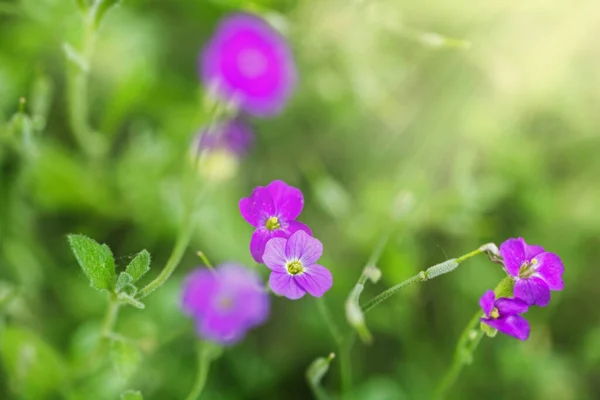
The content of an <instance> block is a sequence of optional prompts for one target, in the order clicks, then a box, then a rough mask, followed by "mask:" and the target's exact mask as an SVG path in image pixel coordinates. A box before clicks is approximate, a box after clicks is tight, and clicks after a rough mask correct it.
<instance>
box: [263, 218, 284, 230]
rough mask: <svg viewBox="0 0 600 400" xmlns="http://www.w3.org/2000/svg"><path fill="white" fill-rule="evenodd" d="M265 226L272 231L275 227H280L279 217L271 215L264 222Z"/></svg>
mask: <svg viewBox="0 0 600 400" xmlns="http://www.w3.org/2000/svg"><path fill="white" fill-rule="evenodd" d="M265 227H266V228H267V229H268V230H270V231H274V230H275V229H279V228H281V224H279V219H278V218H277V217H271V218H269V219H268V220H267V222H266V223H265Z"/></svg>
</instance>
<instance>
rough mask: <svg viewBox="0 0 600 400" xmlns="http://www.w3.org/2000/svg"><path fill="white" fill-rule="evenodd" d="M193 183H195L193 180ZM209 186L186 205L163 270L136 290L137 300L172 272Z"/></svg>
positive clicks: (181, 254)
mask: <svg viewBox="0 0 600 400" xmlns="http://www.w3.org/2000/svg"><path fill="white" fill-rule="evenodd" d="M193 184H197V181H195V182H194V183H193ZM209 189H210V186H208V185H207V186H205V187H204V188H203V190H202V191H201V192H197V193H196V194H195V195H194V196H192V197H193V201H191V204H189V205H188V206H187V207H186V212H185V214H184V218H183V220H182V221H183V222H182V225H181V228H180V229H179V233H178V235H177V239H176V241H175V246H173V251H171V255H170V256H169V259H168V260H167V263H166V264H165V267H164V268H163V270H162V271H161V272H160V274H158V276H157V277H156V278H154V280H153V281H152V282H150V283H149V284H147V285H146V286H144V287H143V288H142V289H141V290H140V291H139V292H137V294H136V296H135V298H136V299H138V300H141V299H143V298H144V297H146V296H148V295H149V294H151V293H152V292H154V291H155V290H156V289H158V288H159V287H161V286H162V285H163V284H164V283H165V282H166V281H167V279H169V277H170V276H171V274H173V272H174V271H175V269H176V268H177V266H178V265H179V263H180V262H181V259H182V258H183V254H184V253H185V250H186V248H187V246H188V244H189V243H190V240H191V238H192V234H193V232H194V229H195V227H196V219H197V213H196V209H197V208H198V206H199V205H200V202H201V201H202V199H203V198H204V197H205V196H206V195H207V194H208V191H209Z"/></svg>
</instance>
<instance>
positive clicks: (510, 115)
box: [0, 0, 600, 400]
mask: <svg viewBox="0 0 600 400" xmlns="http://www.w3.org/2000/svg"><path fill="white" fill-rule="evenodd" d="M239 9H249V10H253V11H257V12H261V13H264V14H265V15H266V16H267V17H268V18H270V19H271V20H272V21H274V22H275V23H276V24H277V25H278V26H280V27H282V28H283V29H284V30H285V31H286V32H287V34H288V35H289V39H290V41H291V44H292V47H293V49H294V53H295V56H296V59H297V62H298V66H299V71H300V82H299V86H298V90H297V92H296V94H295V96H294V98H293V100H292V101H291V103H290V104H289V106H288V107H287V109H286V110H285V112H284V113H283V114H281V115H280V116H278V117H276V118H274V119H270V120H252V124H253V126H254V128H255V130H256V133H257V143H256V146H255V149H254V150H253V152H252V154H251V155H250V157H249V158H248V159H246V160H245V161H244V162H243V164H242V166H241V168H240V169H239V171H238V174H237V175H236V177H235V178H234V179H232V180H230V181H227V182H224V183H220V184H219V185H216V186H215V187H214V188H213V190H212V191H211V192H210V195H209V196H207V197H206V199H205V200H204V202H203V203H202V205H201V209H200V211H199V213H200V221H199V224H198V228H197V230H196V231H195V232H194V236H193V240H192V245H191V246H190V248H189V250H188V252H187V253H186V256H185V258H184V260H183V262H182V264H181V265H180V267H179V269H178V270H177V272H176V274H175V275H174V276H173V277H172V278H171V279H170V280H169V281H168V283H167V284H166V285H165V286H163V287H161V288H160V289H159V290H158V291H157V292H156V293H154V294H153V295H152V296H151V297H149V298H148V299H147V301H146V302H145V303H146V309H144V310H138V309H135V308H133V307H123V309H122V310H121V313H120V315H119V319H118V322H117V326H116V331H117V332H118V333H119V334H120V335H123V336H124V337H125V338H126V340H122V341H119V342H118V344H117V345H116V346H117V347H119V348H117V349H116V350H115V349H113V350H111V351H113V352H114V351H116V353H115V354H117V356H116V357H111V354H112V353H111V351H108V350H107V351H106V352H105V353H104V354H103V355H102V357H103V358H105V360H106V362H105V363H101V364H100V365H99V366H96V368H94V369H93V370H92V371H89V370H88V369H86V361H88V359H89V357H90V352H91V349H92V348H93V345H94V343H95V342H96V341H97V338H98V335H99V330H100V325H101V321H102V318H103V315H104V313H105V310H106V305H107V303H106V298H105V294H103V293H101V292H98V291H95V290H94V289H92V288H91V287H90V285H89V282H88V281H87V280H86V278H85V276H84V275H83V274H82V273H81V271H80V269H79V267H78V265H77V262H76V260H75V258H74V257H73V255H72V254H71V253H70V251H69V248H68V245H67V240H66V235H67V234H68V233H82V234H86V235H88V236H90V237H93V238H95V239H96V240H98V241H100V242H102V243H107V244H108V245H110V247H111V249H112V251H113V253H114V254H115V256H116V257H117V264H118V265H117V271H122V270H123V269H124V267H125V266H126V265H127V264H128V263H129V261H130V260H131V259H132V257H133V256H134V255H135V254H137V252H139V251H140V250H142V249H144V248H145V249H147V250H148V251H150V253H151V254H152V264H151V270H150V272H149V273H148V275H147V276H146V277H145V278H143V279H145V280H150V279H151V277H152V276H155V275H156V274H157V273H158V271H159V270H160V269H161V268H162V266H163V265H164V264H165V262H166V259H167V257H168V255H169V253H170V251H171V247H172V246H173V243H174V240H175V236H176V233H177V231H178V227H179V226H180V224H181V223H182V218H183V217H182V205H181V204H182V201H181V199H182V196H183V195H184V194H185V192H186V191H187V190H193V188H190V187H189V186H188V184H189V181H187V180H185V179H182V178H181V176H182V171H183V170H185V169H186V168H187V167H188V164H187V154H188V148H189V143H190V141H191V138H192V136H193V135H194V133H195V132H196V131H197V130H198V129H199V128H200V127H201V126H202V125H203V124H205V123H207V120H208V116H207V114H206V112H205V111H204V108H203V102H202V97H203V88H201V87H200V83H199V80H198V76H197V69H196V62H197V57H198V51H199V49H201V47H202V45H203V43H205V41H206V40H207V38H208V36H209V35H210V32H211V31H212V29H213V28H214V27H215V24H216V22H217V21H218V19H219V18H220V17H221V16H223V15H224V14H226V13H227V12H231V11H233V10H239ZM82 27H83V25H82V16H81V14H80V12H79V11H78V9H77V5H76V1H74V0H73V1H67V0H21V1H7V0H1V1H0V38H1V41H0V125H1V126H2V144H1V147H0V278H1V282H0V352H1V354H0V355H1V360H2V372H1V374H0V398H2V399H20V398H25V399H44V398H68V399H115V398H118V396H119V394H120V393H121V392H122V391H124V390H126V389H137V390H141V391H142V393H143V394H144V397H145V398H147V399H179V398H184V397H185V395H186V394H187V393H188V391H189V390H190V387H191V385H192V382H193V379H194V376H195V373H196V359H195V351H194V348H195V346H196V338H195V335H194V332H193V326H192V323H191V322H190V321H188V320H187V319H186V318H185V317H184V316H183V315H182V314H181V313H180V312H179V308H178V302H179V294H180V293H179V291H180V287H181V281H182V279H183V277H184V276H185V274H186V273H187V272H188V271H190V270H191V269H192V268H193V267H194V266H196V265H198V264H200V262H199V259H198V258H197V257H196V255H195V251H197V250H203V251H204V252H205V253H206V254H207V255H208V256H209V257H210V258H211V260H213V261H214V262H222V261H228V260H235V261H238V262H243V263H245V264H246V265H248V266H250V267H254V268H257V270H258V271H260V272H261V273H262V274H264V275H265V276H266V272H267V271H266V270H265V268H264V267H259V266H256V265H255V264H254V263H253V262H252V259H251V257H250V255H249V252H248V242H249V238H250V234H251V227H250V226H249V225H247V224H246V223H245V222H244V221H243V219H242V218H241V216H240V215H239V213H238V210H237V202H238V200H239V198H240V197H242V196H246V195H248V194H249V193H250V191H251V189H252V188H253V187H254V186H257V185H264V184H266V183H268V182H270V181H271V180H273V179H283V180H285V181H287V182H288V183H289V184H292V185H294V186H297V187H300V188H301V189H302V190H303V192H304V194H305V199H306V205H305V210H304V212H303V215H302V217H301V219H302V220H303V222H305V223H307V224H309V225H310V226H311V227H312V228H313V231H314V234H315V235H316V236H317V237H318V238H320V240H321V241H322V242H323V243H324V246H325V253H324V258H323V259H322V261H323V264H324V265H326V266H328V267H329V268H330V269H331V270H332V272H333V275H334V287H333V289H332V290H331V291H330V292H329V293H328V294H327V296H326V302H327V303H328V304H329V305H330V307H331V308H332V310H333V315H334V318H335V319H336V322H338V324H339V325H340V326H342V327H344V329H349V327H348V326H347V324H346V323H345V321H344V319H343V302H344V299H345V298H346V296H347V295H348V293H349V291H350V289H351V288H352V286H353V285H354V283H355V282H356V279H357V278H358V275H359V274H360V271H361V269H362V267H363V266H364V263H365V262H366V260H367V258H368V256H369V254H370V252H371V251H372V249H373V248H374V247H375V245H376V243H377V242H378V240H379V238H380V237H381V235H382V234H383V233H384V232H386V230H388V229H389V228H390V224H391V223H392V218H391V213H392V210H393V209H395V210H396V212H397V211H398V207H401V208H402V212H403V214H402V215H403V216H402V218H401V220H400V222H399V223H398V227H397V229H396V231H395V233H394V234H393V236H392V240H391V241H390V243H389V245H388V246H387V247H386V249H385V251H384V254H383V257H382V259H381V261H380V263H379V267H380V268H381V270H382V272H383V277H382V279H381V281H380V282H379V283H377V284H376V285H367V288H366V289H365V293H364V294H363V298H364V299H368V298H370V297H371V296H373V295H375V294H377V293H378V292H380V291H381V290H383V289H385V288H387V287H389V286H392V285H393V284H394V283H397V282H399V281H401V280H403V279H405V278H407V277H409V276H411V275H413V274H415V273H417V272H418V271H420V270H421V269H424V268H426V267H428V266H430V265H433V264H435V263H438V262H441V261H443V260H445V259H447V258H449V257H454V256H458V255H461V254H464V253H466V252H468V251H471V250H473V249H475V248H477V247H478V246H479V245H480V244H483V243H485V242H489V241H493V242H495V243H497V244H500V242H502V241H503V240H504V239H506V238H508V237H515V236H523V237H525V238H526V240H528V241H529V242H531V243H538V244H542V245H543V246H544V247H545V248H546V249H547V250H550V251H553V252H556V253H558V254H559V255H560V256H561V257H562V259H563V261H564V264H565V268H566V271H565V276H564V280H565V290H564V292H561V293H554V294H553V297H552V302H551V304H550V305H549V306H548V307H547V308H544V309H540V308H534V309H532V311H531V312H529V313H528V314H527V316H528V319H529V320H530V322H531V324H532V334H531V338H530V340H528V341H527V342H524V343H521V342H518V341H516V340H513V339H512V338H509V337H506V336H503V335H498V336H497V337H496V338H494V339H488V338H484V340H483V342H482V343H481V344H480V347H479V349H478V351H477V352H476V354H475V358H474V361H473V365H472V366H469V367H467V368H466V369H465V370H464V371H463V374H462V375H461V377H460V379H459V381H458V383H457V385H456V386H455V387H454V388H453V389H452V392H451V394H450V396H449V397H450V398H456V399H478V398H494V399H504V398H511V399H527V400H531V399H545V400H549V399H556V400H569V399H578V400H579V399H598V398H600V380H599V379H598V377H599V376H600V314H599V313H598V311H597V309H596V307H595V306H596V305H597V304H598V302H599V301H600V297H599V296H600V294H599V293H600V292H599V291H598V281H599V279H600V269H598V268H597V264H598V261H597V260H598V259H599V257H600V213H599V212H598V207H599V205H600V185H599V183H598V180H599V177H600V157H599V156H598V154H599V153H600V135H599V133H600V131H599V129H600V123H599V119H598V105H599V104H600V52H599V51H598V39H597V38H598V37H600V7H599V6H598V3H597V1H594V0H582V1H580V2H577V4H573V3H571V2H567V1H566V0H557V1H552V2H541V1H533V2H531V1H526V2H515V1H508V2H506V1H504V2H500V1H471V0H460V1H455V2H448V1H442V0H434V1H430V2H421V1H414V0H413V1H411V0H408V1H404V2H401V1H394V0H362V1H358V0H302V1H298V2H294V1H291V0H290V1H285V0H270V1H269V0H262V1H259V0H256V1H244V0H212V1H208V0H177V1H175V0H169V1H164V0H124V1H123V2H122V4H121V5H120V6H119V7H118V8H116V9H115V10H112V11H110V12H109V13H108V14H107V15H106V18H105V21H104V23H103V25H102V29H101V31H100V36H99V39H98V44H97V51H96V53H95V55H94V57H93V60H92V63H91V72H90V74H91V75H90V77H91V82H90V87H89V91H88V98H89V103H90V125H91V126H92V127H94V129H96V130H97V131H98V132H101V134H102V135H103V137H105V138H107V140H109V142H110V144H111V147H110V152H109V153H108V155H107V156H106V157H104V158H102V159H93V158H90V157H88V156H86V155H85V154H84V153H83V152H82V151H81V149H80V148H79V147H78V146H77V145H76V143H75V141H74V140H73V135H72V129H71V127H70V124H69V113H68V110H67V104H68V103H67V101H66V98H67V90H66V71H67V68H68V61H67V60H66V58H65V56H64V52H63V49H62V48H63V44H64V43H65V42H67V43H71V45H72V46H73V47H74V48H78V47H79V46H80V44H81V40H82V35H83V30H82ZM439 35H442V36H439ZM449 38H459V39H449ZM465 41H466V42H465ZM467 42H468V43H467ZM469 43H470V46H467V45H468V44H469ZM20 97H25V98H26V99H27V104H26V106H25V111H26V113H27V114H28V115H29V116H31V118H32V122H31V129H30V130H27V129H24V128H23V126H22V121H20V122H19V120H14V119H13V115H15V113H17V111H18V107H19V98H20ZM17 118H18V117H17ZM11 121H12V122H11ZM15 127H16V128H15ZM17 128H18V129H17ZM24 132H25V133H29V134H30V136H28V135H25V136H23V134H24ZM399 196H400V197H399ZM399 198H400V199H401V204H400V205H399V204H398V199H399ZM502 274H503V273H502V271H501V269H500V267H499V266H497V265H495V264H492V263H490V262H489V261H487V259H486V258H485V257H484V256H480V257H479V258H475V259H473V260H470V261H468V262H466V263H465V264H464V265H461V266H460V267H459V269H458V270H456V271H455V272H453V273H452V274H449V275H445V276H443V277H440V278H439V279H436V280H433V281H431V282H427V283H424V284H419V285H413V286H411V287H409V288H408V289H406V290H405V291H403V292H401V293H399V294H398V295H396V296H395V297H393V298H391V299H390V300H388V301H387V302H385V303H383V304H382V305H380V306H379V307H378V308H376V309H375V310H373V311H372V312H371V313H369V315H368V317H367V322H368V324H369V327H370V329H371V331H372V333H373V334H374V337H375V341H374V343H373V345H371V346H368V347H366V346H362V345H361V344H359V343H357V344H356V346H355V348H354V350H353V352H352V369H353V373H354V387H355V396H354V397H355V398H356V399H367V400H386V399H390V400H396V399H408V398H411V399H415V398H417V399H420V398H428V396H429V395H430V393H431V392H430V391H431V388H432V387H434V386H435V384H436V383H437V381H438V380H439V379H440V377H441V376H442V375H443V373H444V371H445V370H446V368H447V367H448V366H449V364H450V362H451V359H452V354H453V351H454V345H455V343H456V340H457V339H458V337H459V335H460V333H461V331H462V329H463V327H464V325H465V324H466V323H467V321H468V320H469V318H470V317H471V316H472V314H473V313H474V312H475V311H476V309H477V307H478V305H477V302H478V299H479V297H480V295H481V294H482V293H483V292H484V291H485V290H487V289H490V288H493V287H494V286H495V285H496V284H497V282H498V281H499V280H500V279H501V278H502ZM335 350H336V349H335V346H334V343H333V342H332V340H331V338H330V336H329V334H328V332H327V329H326V326H325V324H324V323H323V321H322V320H321V319H320V316H319V314H318V313H317V309H316V305H315V301H314V299H312V298H305V299H302V300H300V301H296V302H292V301H288V300H285V299H279V298H273V301H272V315H271V319H270V321H269V322H268V323H267V324H266V325H264V326H262V327H260V328H259V329H256V330H254V331H252V332H251V333H250V334H249V335H248V337H247V338H246V340H245V341H244V342H243V343H242V344H240V345H237V346H235V347H233V348H231V349H229V350H226V351H225V352H224V354H223V355H222V357H221V358H220V359H218V360H217V361H215V363H214V364H213V367H212V369H211V371H210V375H209V378H208V384H207V387H206V391H205V394H204V396H205V397H203V398H207V399H307V398H310V392H309V390H308V386H307V384H306V381H305V376H304V375H305V370H306V368H307V366H308V365H309V364H310V362H311V361H312V360H313V359H315V358H316V357H318V356H324V355H326V354H329V353H330V352H331V351H335ZM111 359H112V361H110V360H111ZM338 361H339V360H338V359H337V358H336V359H335V360H334V361H333V363H332V366H331V370H330V372H329V374H328V375H327V376H326V377H325V380H324V386H325V388H326V390H328V391H329V392H331V393H335V392H337V391H338V389H339V383H338V382H339V370H340V368H339V363H338Z"/></svg>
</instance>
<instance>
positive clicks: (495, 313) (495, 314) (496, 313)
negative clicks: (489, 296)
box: [490, 307, 500, 319]
mask: <svg viewBox="0 0 600 400" xmlns="http://www.w3.org/2000/svg"><path fill="white" fill-rule="evenodd" d="M499 316H500V312H499V311H498V309H497V308H496V307H494V308H492V311H491V312H490V318H492V319H497V318H498V317H499Z"/></svg>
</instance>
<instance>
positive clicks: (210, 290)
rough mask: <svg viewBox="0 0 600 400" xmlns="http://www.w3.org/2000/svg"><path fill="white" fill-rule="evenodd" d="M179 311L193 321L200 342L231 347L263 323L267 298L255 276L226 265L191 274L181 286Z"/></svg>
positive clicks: (267, 313) (266, 309) (241, 267)
mask: <svg viewBox="0 0 600 400" xmlns="http://www.w3.org/2000/svg"><path fill="white" fill-rule="evenodd" d="M181 307H182V309H183V311H184V312H185V313H186V314H188V315H189V316H191V317H192V318H193V319H194V320H195V321H196V329H197V332H198V334H199V335H200V336H201V337H202V338H204V339H208V340H212V341H214V342H218V343H222V344H233V343H235V342H237V341H239V340H240V339H242V338H243V337H244V335H245V334H246V332H247V331H248V330H249V329H251V328H253V327H255V326H257V325H260V324H262V323H263V322H265V321H266V319H267V317H268V316H269V296H268V294H267V293H266V291H265V290H264V288H263V287H262V285H261V281H260V279H259V277H258V275H256V273H254V272H253V271H251V270H249V269H246V268H244V267H243V266H241V265H239V264H233V263H228V264H222V265H220V266H218V267H217V268H216V269H215V271H210V270H208V269H201V268H198V269H196V270H194V271H192V272H191V273H190V275H189V276H188V277H187V279H186V281H185V284H184V288H183V296H182V304H181Z"/></svg>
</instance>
